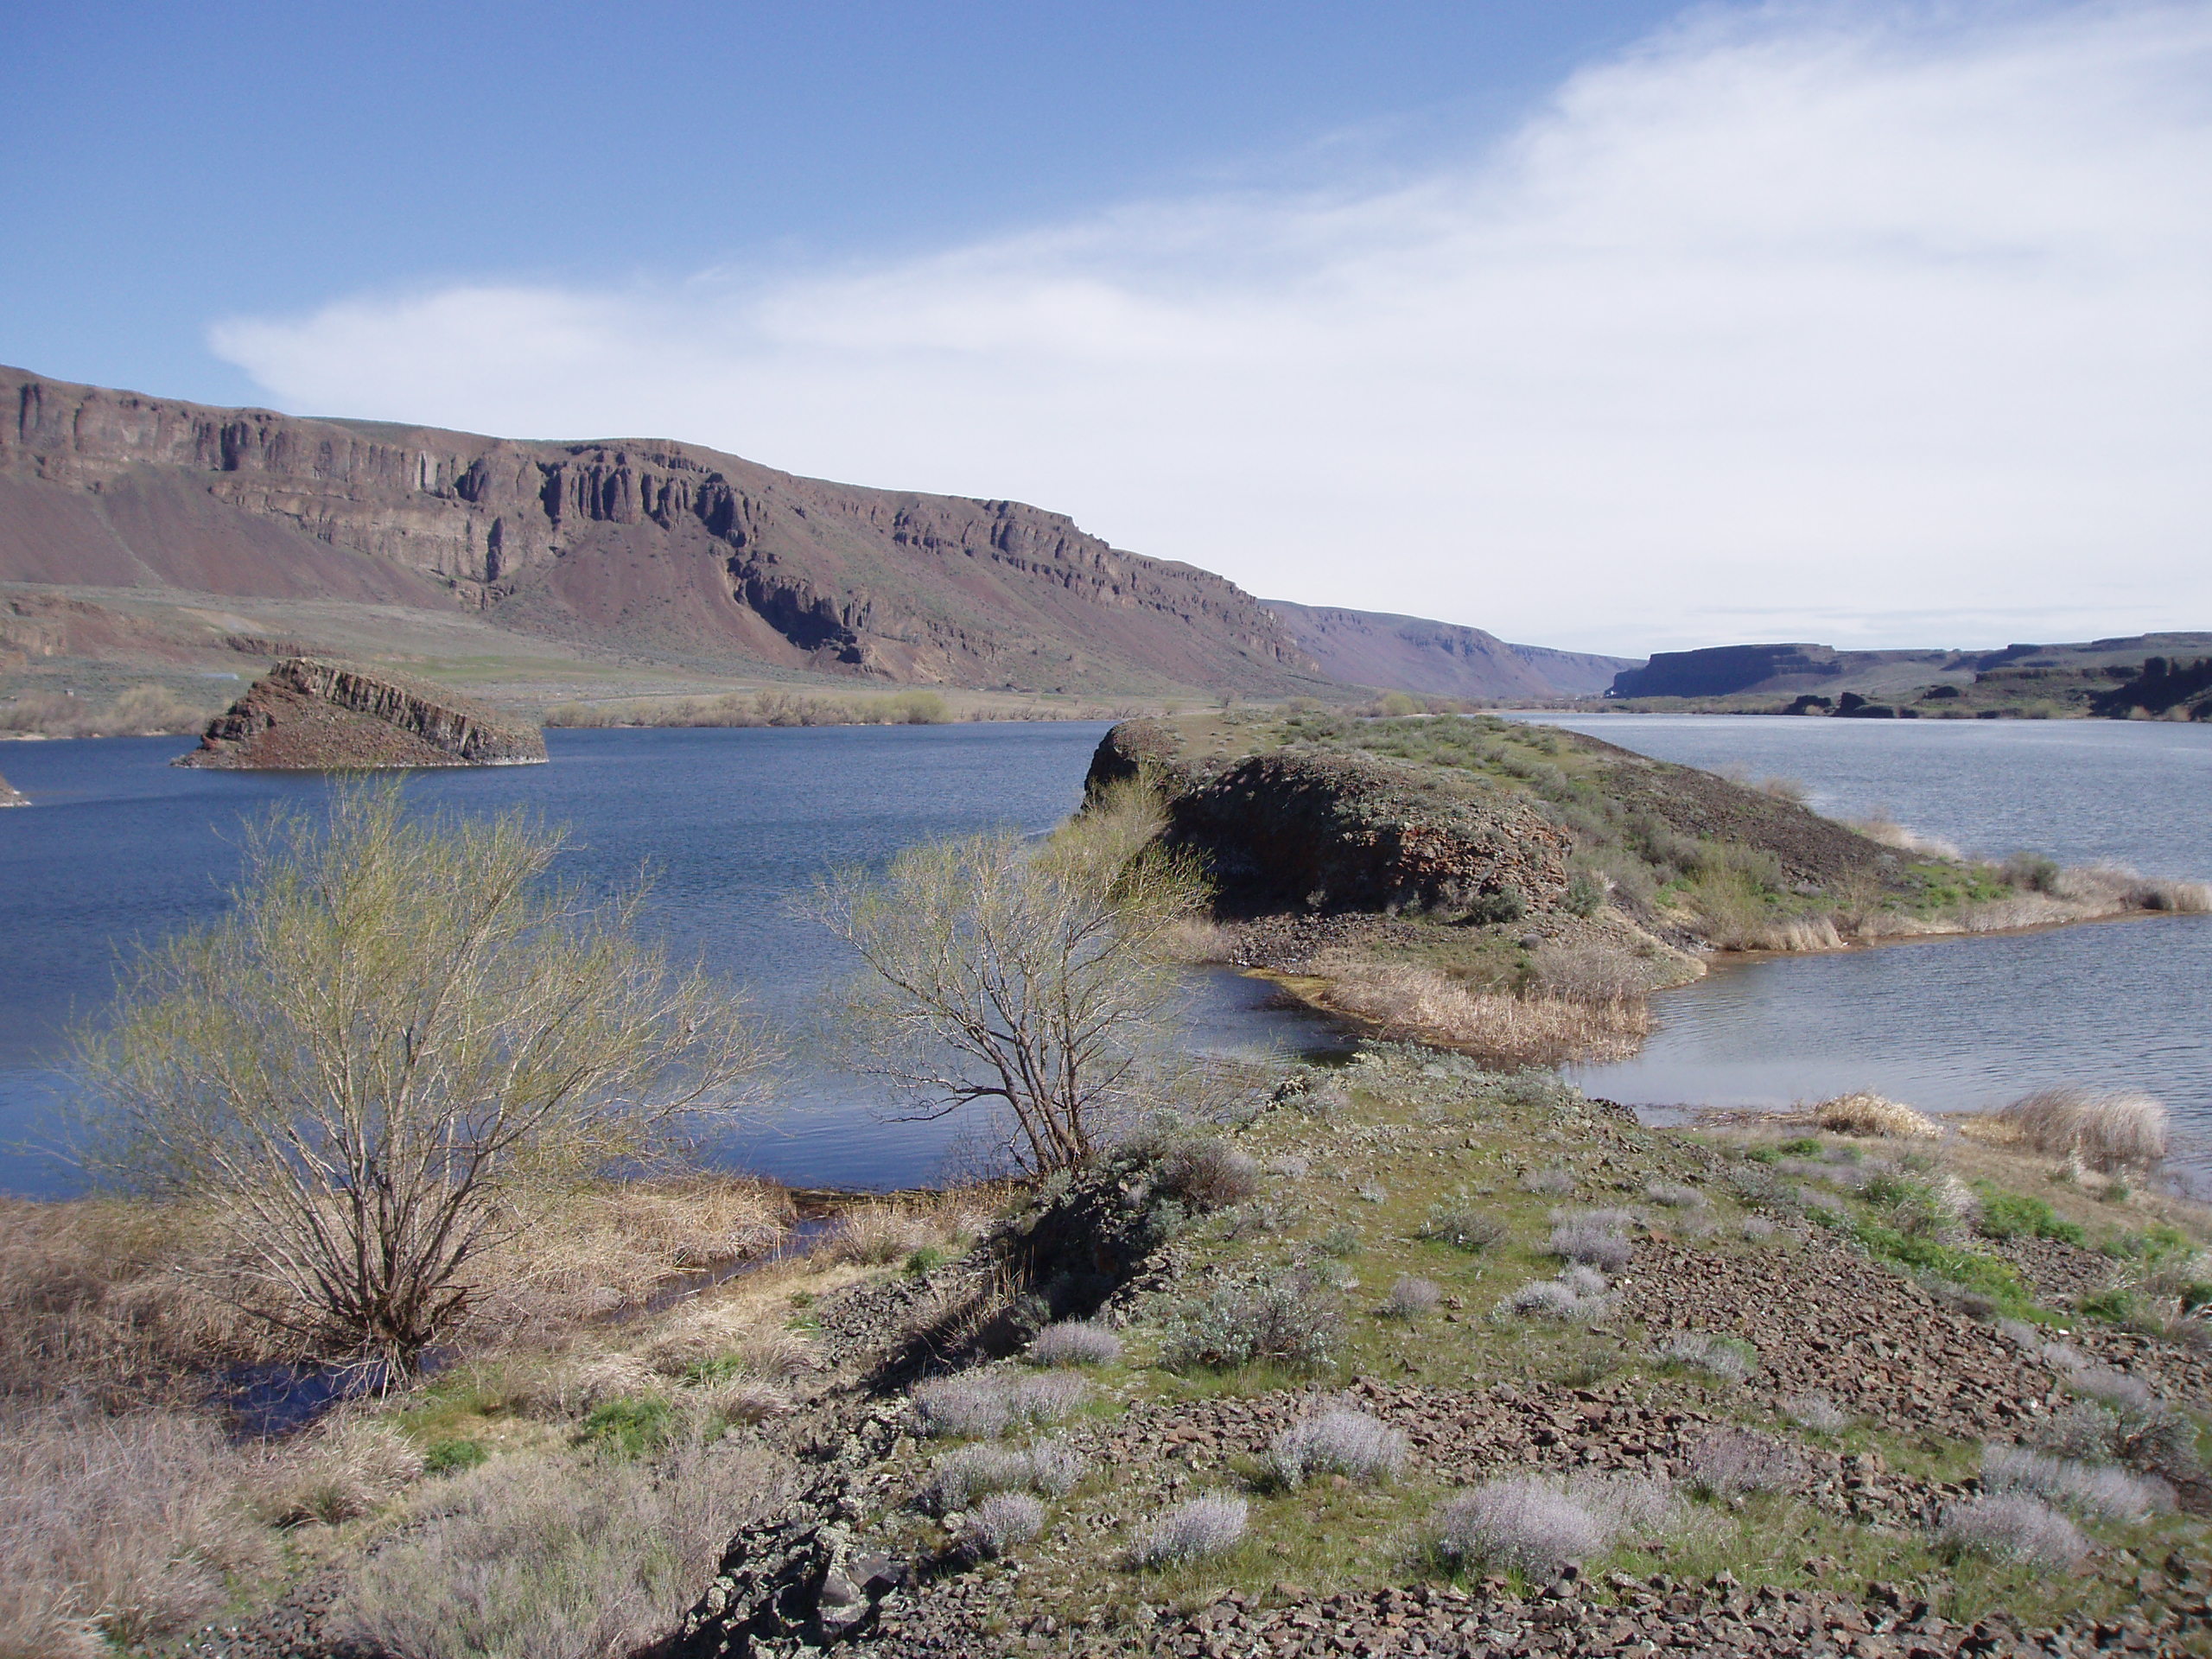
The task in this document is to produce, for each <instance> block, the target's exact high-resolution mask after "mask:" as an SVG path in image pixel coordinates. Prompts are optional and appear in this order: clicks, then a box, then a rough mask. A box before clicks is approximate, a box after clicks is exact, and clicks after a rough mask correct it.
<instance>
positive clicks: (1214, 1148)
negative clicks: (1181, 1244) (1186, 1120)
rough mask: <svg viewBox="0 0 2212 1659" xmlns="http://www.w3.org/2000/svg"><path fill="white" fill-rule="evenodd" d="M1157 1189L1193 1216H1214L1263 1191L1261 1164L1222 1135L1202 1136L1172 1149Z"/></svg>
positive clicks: (1163, 1162)
mask: <svg viewBox="0 0 2212 1659" xmlns="http://www.w3.org/2000/svg"><path fill="white" fill-rule="evenodd" d="M1153 1186H1154V1191H1155V1192H1160V1193H1161V1194H1164V1195H1165V1196H1166V1197H1168V1198H1173V1199H1175V1200H1176V1201H1177V1202H1178V1203H1179V1204H1180V1205H1183V1207H1184V1208H1185V1209H1186V1210H1188V1211H1190V1212H1191V1213H1192V1214H1193V1215H1210V1214H1211V1213H1212V1212H1213V1211H1217V1210H1226V1209H1228V1208H1229V1207H1230V1205H1235V1204H1242V1203H1243V1202H1244V1200H1245V1199H1247V1198H1250V1197H1252V1196H1253V1195H1254V1194H1255V1193H1256V1192H1259V1190H1260V1163H1259V1160H1257V1159H1256V1158H1254V1157H1253V1156H1252V1155H1251V1154H1249V1153H1247V1152H1242V1151H1239V1150H1238V1149H1237V1148H1236V1147H1232V1146H1230V1144H1229V1143H1228V1142H1227V1141H1224V1140H1222V1139H1221V1138H1220V1137H1219V1136H1218V1135H1203V1136H1198V1137H1196V1138H1194V1139H1191V1140H1186V1141H1179V1142H1177V1143H1175V1144H1174V1145H1173V1147H1170V1148H1169V1149H1168V1152H1167V1154H1166V1156H1165V1157H1164V1158H1162V1159H1161V1160H1160V1166H1159V1169H1158V1173H1156V1174H1155V1176H1154V1182H1153Z"/></svg>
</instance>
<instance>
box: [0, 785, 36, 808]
mask: <svg viewBox="0 0 2212 1659" xmlns="http://www.w3.org/2000/svg"><path fill="white" fill-rule="evenodd" d="M29 804H30V801H29V798H28V797H26V796H25V795H24V794H23V792H22V791H21V790H19V789H17V788H16V786H15V785H12V784H10V782H9V781H8V780H7V779H5V778H0V806H29Z"/></svg>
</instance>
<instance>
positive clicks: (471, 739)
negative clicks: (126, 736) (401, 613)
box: [176, 657, 545, 772]
mask: <svg viewBox="0 0 2212 1659" xmlns="http://www.w3.org/2000/svg"><path fill="white" fill-rule="evenodd" d="M544 760H545V739H544V736H543V734H542V733H540V732H539V731H538V730H537V728H535V727H532V726H529V725H526V724H524V723H521V722H519V721H515V720H512V719H511V718H509V717H508V716H505V715H501V714H499V713H498V712H497V711H496V710H494V709H489V708H486V706H485V705H483V704H481V703H479V702H475V701H474V700H473V699H471V698H468V697H465V696H461V695H460V694H459V693H457V692H454V691H449V690H445V689H444V688H442V687H439V686H433V685H429V684H426V683H422V682H419V681H415V680H410V679H406V678H404V677H399V676H397V675H394V674H391V673H389V672H385V671H381V670H369V669H363V668H354V667H350V666H347V665H346V664H341V663H334V662H327V661H325V660H323V659H321V658H313V657H292V658H286V659H285V660H284V661H283V662H281V663H279V664H277V666H276V667H274V668H272V669H270V671H269V672H268V673H266V674H264V675H263V676H262V677H261V678H259V679H258V680H256V681H255V682H254V683H253V685H252V686H251V689H249V690H247V692H246V694H245V696H242V697H240V698H239V699H238V701H237V702H233V703H232V705H231V706H230V707H229V708H228V709H226V710H224V711H223V713H221V714H219V715H216V716H215V718H214V719H213V720H212V721H209V722H208V724H207V732H206V733H205V734H203V735H202V736H201V738H200V747H198V748H196V749H194V750H193V751H192V752H191V753H188V754H186V755H184V756H181V758H180V759H179V760H177V762H176V764H177V765H178V766H216V767H234V768H240V769H255V770H259V769H267V770H285V771H318V772H334V771H351V770H354V769H357V768H382V767H397V766H531V765H538V764H542V763H543V761H544Z"/></svg>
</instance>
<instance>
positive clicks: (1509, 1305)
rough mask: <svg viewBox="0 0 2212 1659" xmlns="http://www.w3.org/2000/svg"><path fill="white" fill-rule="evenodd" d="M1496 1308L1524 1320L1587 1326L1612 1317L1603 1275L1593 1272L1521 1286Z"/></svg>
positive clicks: (1579, 1270) (1580, 1270) (1576, 1270)
mask: <svg viewBox="0 0 2212 1659" xmlns="http://www.w3.org/2000/svg"><path fill="white" fill-rule="evenodd" d="M1499 1306H1500V1307H1501V1308H1503V1310H1504V1311H1505V1312H1506V1313H1514V1314H1518V1315H1520V1316H1521V1317H1522V1318H1523V1319H1557V1320H1560V1322H1561V1323H1564V1324H1574V1325H1587V1324H1590V1323H1592V1321H1595V1320H1598V1319H1604V1318H1605V1316H1606V1315H1607V1314H1609V1313H1611V1312H1612V1311H1613V1299H1612V1298H1611V1296H1609V1295H1607V1294H1605V1275H1604V1274H1600V1273H1599V1272H1598V1271H1597V1270H1596V1269H1595V1268H1585V1267H1572V1268H1567V1270H1566V1271H1565V1272H1563V1273H1561V1274H1560V1275H1559V1277H1558V1278H1556V1279H1537V1280H1535V1281H1531V1282H1529V1283H1528V1284H1525V1285H1523V1286H1522V1287H1521V1288H1520V1289H1518V1290H1516V1291H1515V1292H1514V1293H1513V1294H1511V1295H1510V1296H1508V1297H1507V1298H1506V1299H1505V1300H1503V1302H1501V1303H1500V1304H1499Z"/></svg>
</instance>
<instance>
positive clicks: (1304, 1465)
mask: <svg viewBox="0 0 2212 1659" xmlns="http://www.w3.org/2000/svg"><path fill="white" fill-rule="evenodd" d="M1405 1461H1406V1437H1405V1436H1404V1435H1403V1434H1401V1433H1398V1431H1397V1430H1395V1429H1394V1428H1392V1427H1389V1425H1388V1424H1386V1423H1384V1422H1383V1421H1381V1420H1380V1419H1379V1418H1376V1417H1371V1416H1370V1415H1368V1414H1367V1413H1365V1412H1363V1411H1357V1410H1354V1409H1353V1408H1351V1407H1349V1406H1328V1407H1325V1408H1322V1409H1321V1410H1319V1411H1317V1412H1313V1413H1311V1414H1308V1415H1306V1416H1303V1417H1300V1419H1299V1420H1298V1421H1296V1422H1294V1423H1293V1424H1292V1425H1291V1426H1290V1427H1288V1428H1286V1429H1284V1430H1283V1431H1282V1432H1281V1433H1279V1434H1277V1435H1276V1436H1275V1437H1274V1440H1272V1441H1270V1442H1269V1443H1268V1475H1269V1476H1270V1478H1273V1480H1274V1483H1275V1484H1277V1485H1279V1486H1281V1488H1282V1489H1283V1490H1284V1491H1296V1490H1297V1489H1298V1488H1299V1487H1300V1486H1302V1485H1304V1484H1306V1482H1307V1481H1308V1480H1310V1479H1312V1478H1313V1477H1314V1476H1316V1475H1342V1476H1344V1478H1346V1479H1349V1480H1365V1481H1384V1480H1392V1479H1395V1478H1396V1477H1397V1473H1398V1471H1399V1470H1400V1469H1402V1467H1403V1466H1404V1465H1405Z"/></svg>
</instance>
